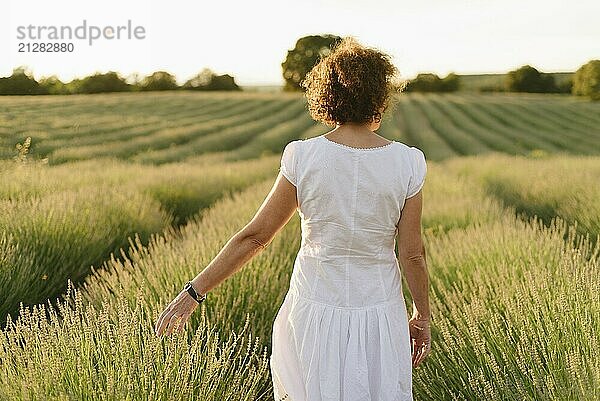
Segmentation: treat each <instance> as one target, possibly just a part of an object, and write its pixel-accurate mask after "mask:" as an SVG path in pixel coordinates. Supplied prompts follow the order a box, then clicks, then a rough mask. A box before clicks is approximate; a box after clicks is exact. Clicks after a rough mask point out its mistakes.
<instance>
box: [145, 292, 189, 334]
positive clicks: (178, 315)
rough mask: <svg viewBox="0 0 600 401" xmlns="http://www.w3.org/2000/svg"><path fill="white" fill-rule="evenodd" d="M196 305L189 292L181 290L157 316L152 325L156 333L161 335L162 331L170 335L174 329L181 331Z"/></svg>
mask: <svg viewBox="0 0 600 401" xmlns="http://www.w3.org/2000/svg"><path fill="white" fill-rule="evenodd" d="M198 305H199V304H198V302H196V301H195V300H194V298H192V296H191V295H190V294H188V293H187V292H186V291H181V292H180V293H179V295H177V297H175V299H174V300H172V301H171V303H170V304H169V305H168V306H167V308H166V309H165V310H164V311H163V313H161V314H160V316H159V317H158V320H157V321H156V324H155V326H154V331H155V333H156V335H157V336H161V335H162V334H163V332H166V335H170V334H171V333H172V332H173V330H174V329H177V331H182V330H183V328H184V326H185V324H186V322H187V321H188V319H189V318H190V316H191V315H192V313H193V312H194V310H195V309H196V308H197V307H198Z"/></svg>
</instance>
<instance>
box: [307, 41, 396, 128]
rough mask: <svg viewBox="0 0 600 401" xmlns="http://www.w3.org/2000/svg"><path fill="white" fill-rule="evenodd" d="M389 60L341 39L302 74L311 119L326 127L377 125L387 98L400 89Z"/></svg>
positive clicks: (382, 54)
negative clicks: (303, 75) (349, 124)
mask: <svg viewBox="0 0 600 401" xmlns="http://www.w3.org/2000/svg"><path fill="white" fill-rule="evenodd" d="M397 74H398V69H397V68H396V67H395V66H394V64H393V63H392V62H391V60H390V56H389V55H387V54H385V53H383V52H381V51H379V50H377V49H374V48H368V47H365V46H362V45H360V44H359V43H358V42H357V41H356V39H354V38H353V37H352V36H347V37H344V38H343V39H342V40H341V41H339V42H338V44H337V46H334V48H333V50H332V51H331V52H330V53H329V55H327V56H326V57H324V58H321V59H320V60H319V62H318V63H317V64H316V65H315V66H314V67H313V68H312V69H311V70H310V71H309V72H308V74H306V77H305V78H304V80H303V81H302V82H301V83H300V85H301V86H302V87H303V88H304V89H305V96H306V99H307V103H308V110H309V112H310V115H311V117H312V118H313V119H314V120H316V121H320V122H322V123H324V124H325V125H328V126H335V125H336V124H344V123H348V122H353V123H370V122H373V121H375V122H379V121H381V118H382V113H381V112H380V110H381V109H383V111H385V110H386V109H387V108H388V106H389V105H390V104H389V103H390V97H391V94H392V93H394V92H396V91H400V90H402V89H403V87H404V86H403V85H400V86H397V85H396V82H395V78H396V76H397Z"/></svg>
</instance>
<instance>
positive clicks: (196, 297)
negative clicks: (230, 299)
mask: <svg viewBox="0 0 600 401" xmlns="http://www.w3.org/2000/svg"><path fill="white" fill-rule="evenodd" d="M183 290H184V291H187V293H188V294H190V295H191V297H192V298H194V300H195V301H196V302H198V303H199V304H201V303H202V302H203V301H204V300H205V299H206V294H202V296H199V295H198V293H197V292H196V290H195V289H194V287H193V286H192V282H191V281H188V282H187V283H185V285H184V286H183Z"/></svg>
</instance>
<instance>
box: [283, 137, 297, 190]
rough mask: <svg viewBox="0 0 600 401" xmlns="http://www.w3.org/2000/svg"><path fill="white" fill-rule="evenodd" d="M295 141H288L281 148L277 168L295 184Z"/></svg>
mask: <svg viewBox="0 0 600 401" xmlns="http://www.w3.org/2000/svg"><path fill="white" fill-rule="evenodd" d="M296 145H297V141H292V142H289V143H288V144H287V145H285V148H283V154H282V155H281V165H280V167H279V170H280V171H281V174H283V176H284V177H285V178H287V179H288V181H289V182H291V183H292V184H294V185H296V154H297V149H296Z"/></svg>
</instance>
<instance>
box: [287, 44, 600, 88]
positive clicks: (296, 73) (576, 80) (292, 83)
mask: <svg viewBox="0 0 600 401" xmlns="http://www.w3.org/2000/svg"><path fill="white" fill-rule="evenodd" d="M341 39H342V38H341V37H340V36H337V35H332V34H325V35H309V36H304V37H302V38H300V39H298V41H297V42H296V45H295V47H294V48H293V49H291V50H288V54H287V57H286V59H285V61H284V62H283V63H282V64H281V67H282V69H283V78H284V80H285V86H284V90H286V91H300V90H302V87H301V85H300V83H301V81H302V80H303V79H304V77H305V76H306V74H307V73H308V71H310V69H311V68H312V67H313V66H314V65H315V64H316V63H317V62H318V61H319V60H320V59H321V58H322V57H326V56H327V55H328V54H329V53H330V52H331V50H332V49H333V48H334V47H335V46H336V45H337V44H338V43H339V42H340V41H341ZM398 89H400V90H404V91H406V92H454V91H457V90H460V89H461V79H460V75H457V74H455V73H453V72H451V73H449V74H448V75H447V76H446V77H444V78H441V77H439V76H438V75H436V74H433V73H421V74H418V75H417V76H416V77H415V78H414V79H409V80H406V81H405V82H403V83H402V84H401V85H398ZM479 90H480V91H482V92H530V93H571V94H573V95H583V96H589V97H591V98H592V99H600V60H591V61H589V62H588V63H586V64H584V65H583V66H581V67H580V68H579V69H578V70H577V71H576V72H575V74H574V75H573V77H572V78H571V79H568V80H567V81H565V82H561V83H557V82H556V81H555V78H554V76H553V75H552V74H548V73H543V72H540V71H538V70H537V69H536V68H534V67H532V66H530V65H524V66H521V67H519V68H518V69H516V70H513V71H510V72H508V73H507V74H506V75H505V76H504V80H503V82H502V83H500V84H498V85H492V86H482V87H480V88H479Z"/></svg>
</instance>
